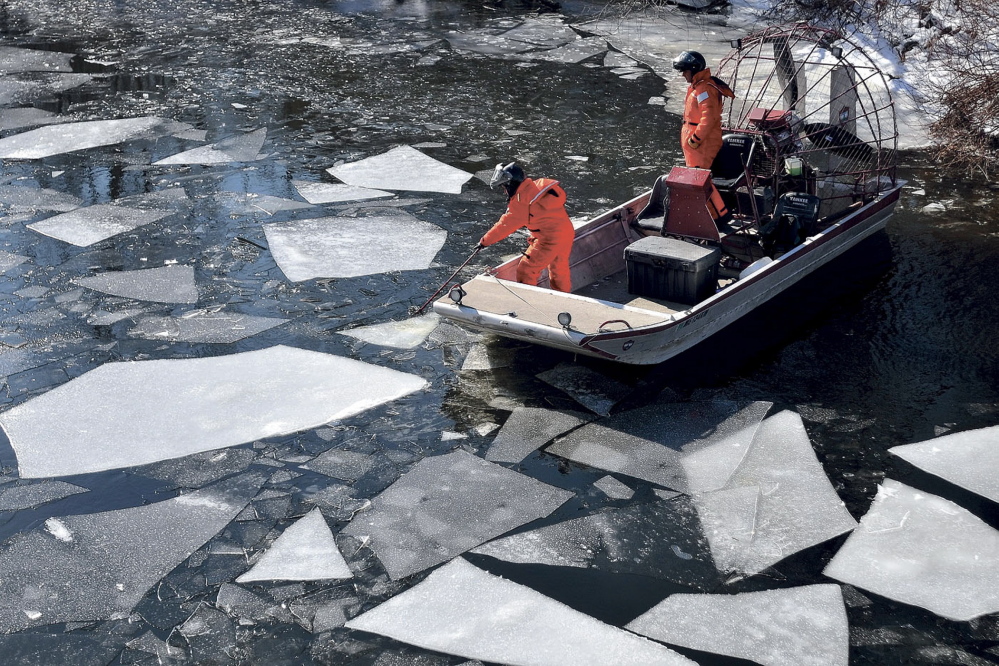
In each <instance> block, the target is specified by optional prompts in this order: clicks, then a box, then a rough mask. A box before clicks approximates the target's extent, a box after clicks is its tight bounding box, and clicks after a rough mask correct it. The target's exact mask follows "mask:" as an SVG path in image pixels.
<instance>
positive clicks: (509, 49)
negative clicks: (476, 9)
mask: <svg viewBox="0 0 999 666" xmlns="http://www.w3.org/2000/svg"><path fill="white" fill-rule="evenodd" d="M444 38H445V39H446V40H447V42H448V44H449V45H450V46H451V48H452V49H454V50H455V51H471V52H473V53H482V54H484V55H491V56H501V57H502V56H513V55H517V54H519V53H524V52H526V51H532V50H534V49H537V48H538V47H537V45H535V44H531V43H529V42H525V41H523V40H519V39H507V38H506V37H503V36H500V35H494V34H490V33H488V32H460V31H452V32H448V33H447V34H445V35H444Z"/></svg>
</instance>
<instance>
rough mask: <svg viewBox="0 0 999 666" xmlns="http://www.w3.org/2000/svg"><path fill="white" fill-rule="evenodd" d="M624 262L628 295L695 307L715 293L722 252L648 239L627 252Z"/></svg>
mask: <svg viewBox="0 0 999 666" xmlns="http://www.w3.org/2000/svg"><path fill="white" fill-rule="evenodd" d="M624 259H625V262H626V263H627V264H628V293H630V294H634V295H636V296H644V297H646V298H658V299H660V300H666V301H676V302H679V303H689V304H694V303H698V302H700V301H702V300H704V299H705V298H707V297H708V296H711V295H713V294H714V293H715V287H716V284H717V280H718V262H719V261H720V259H721V250H720V249H719V248H717V247H704V246H702V245H695V244H694V243H687V242H686V241H682V240H677V239H675V238H664V237H662V236H646V237H645V238H642V239H641V240H638V241H636V242H634V243H632V244H631V245H629V246H628V247H626V248H624Z"/></svg>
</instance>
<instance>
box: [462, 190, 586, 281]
mask: <svg viewBox="0 0 999 666" xmlns="http://www.w3.org/2000/svg"><path fill="white" fill-rule="evenodd" d="M521 227H527V230H528V231H530V232H531V237H530V239H529V240H528V246H527V250H525V251H524V256H523V257H522V258H521V260H520V264H519V265H518V266H517V282H522V283H524V284H530V285H537V284H538V278H539V277H540V276H541V271H542V270H544V269H545V268H548V282H549V284H550V285H551V288H552V289H555V290H557V291H572V281H571V278H570V276H569V252H570V251H571V250H572V239H573V238H574V237H575V235H576V232H575V230H574V229H573V228H572V222H571V221H570V220H569V214H568V213H567V212H566V211H565V190H563V189H562V188H561V187H560V186H559V184H558V181H557V180H551V179H550V178H538V179H537V180H532V179H531V178H525V179H524V181H523V182H522V183H521V184H520V185H519V186H518V187H517V190H516V191H515V192H514V193H513V196H511V197H510V201H509V202H508V203H507V207H506V212H505V213H503V215H502V217H500V219H499V221H498V222H496V224H494V225H493V227H492V228H491V229H490V230H489V231H487V232H486V234H485V235H484V236H483V237H482V240H481V241H479V243H480V244H481V245H483V246H488V245H493V244H495V243H498V242H499V241H501V240H503V239H504V238H506V237H507V236H509V235H510V234H512V233H513V232H515V231H516V230H517V229H520V228H521Z"/></svg>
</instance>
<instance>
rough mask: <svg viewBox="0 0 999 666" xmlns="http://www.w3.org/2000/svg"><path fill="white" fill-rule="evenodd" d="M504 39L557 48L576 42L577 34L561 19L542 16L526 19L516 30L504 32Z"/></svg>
mask: <svg viewBox="0 0 999 666" xmlns="http://www.w3.org/2000/svg"><path fill="white" fill-rule="evenodd" d="M502 37H504V38H505V39H513V40H517V41H520V42H528V43H530V44H536V45H538V46H545V47H548V48H555V47H556V46H561V45H563V44H565V43H567V42H571V41H573V40H575V39H576V38H577V34H576V31H575V30H573V29H572V28H570V27H569V26H567V25H566V24H565V23H563V22H562V19H561V17H558V16H540V17H538V18H528V19H526V20H525V21H524V22H523V23H521V24H520V25H518V26H517V27H516V28H511V29H510V30H507V31H506V32H504V33H503V34H502Z"/></svg>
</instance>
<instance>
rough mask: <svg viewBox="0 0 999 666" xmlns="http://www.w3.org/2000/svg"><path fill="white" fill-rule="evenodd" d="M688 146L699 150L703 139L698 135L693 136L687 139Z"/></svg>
mask: <svg viewBox="0 0 999 666" xmlns="http://www.w3.org/2000/svg"><path fill="white" fill-rule="evenodd" d="M687 145H688V146H690V147H691V148H697V147H698V146H700V145H701V139H700V138H699V137H698V136H697V135H696V134H691V135H690V136H688V137H687Z"/></svg>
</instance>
